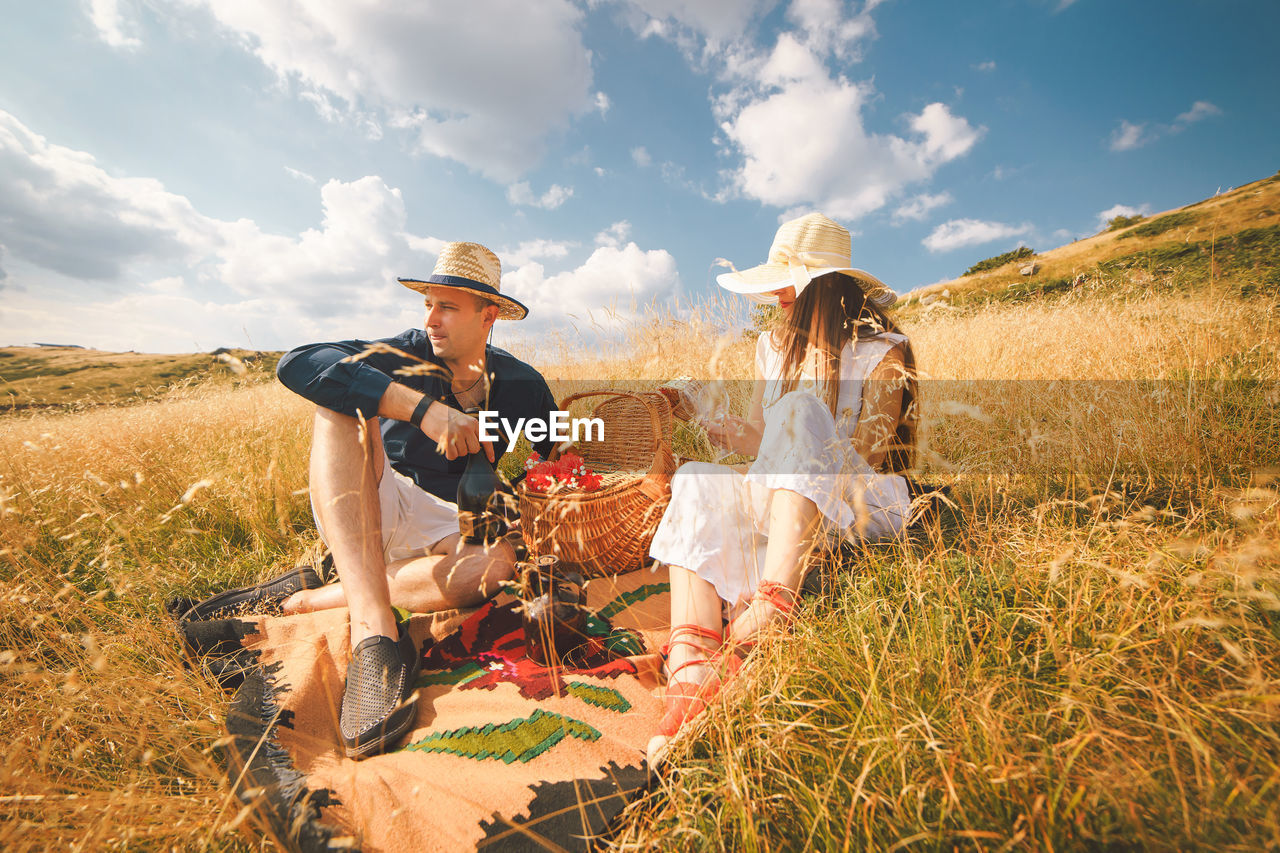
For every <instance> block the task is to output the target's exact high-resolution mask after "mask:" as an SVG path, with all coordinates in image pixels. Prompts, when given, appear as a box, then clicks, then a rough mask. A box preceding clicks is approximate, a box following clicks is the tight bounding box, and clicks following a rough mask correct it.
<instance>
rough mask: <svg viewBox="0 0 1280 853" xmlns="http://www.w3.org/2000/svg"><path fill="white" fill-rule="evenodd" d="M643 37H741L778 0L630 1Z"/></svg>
mask: <svg viewBox="0 0 1280 853" xmlns="http://www.w3.org/2000/svg"><path fill="white" fill-rule="evenodd" d="M627 5H628V6H629V7H630V8H631V9H632V10H633V11H634V12H636V13H638V14H637V15H635V17H634V18H633V21H632V26H633V27H634V29H635V30H636V31H637V32H638V33H640V34H641V36H650V35H654V36H659V37H661V38H667V39H670V40H672V41H674V42H676V43H677V44H680V45H685V46H688V44H689V42H688V40H687V37H688V35H689V34H695V35H697V36H701V37H703V38H705V39H707V40H708V41H710V42H711V43H713V44H723V43H726V42H731V41H734V40H736V39H738V38H741V37H742V36H743V35H744V34H745V33H746V30H747V27H748V26H749V25H750V24H751V22H752V21H755V20H757V19H758V18H760V17H761V16H763V15H764V14H766V13H767V12H768V11H769V10H770V9H772V8H773V7H774V6H775V5H777V0H628V4H627Z"/></svg>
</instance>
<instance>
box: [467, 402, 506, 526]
mask: <svg viewBox="0 0 1280 853" xmlns="http://www.w3.org/2000/svg"><path fill="white" fill-rule="evenodd" d="M479 411H480V410H479V409H467V414H468V415H474V414H476V413H477V412H479ZM501 485H502V482H501V480H499V479H498V472H497V471H495V470H493V463H491V462H490V461H489V458H488V457H487V456H485V453H484V450H483V449H481V450H480V451H479V452H478V453H472V454H471V455H470V456H468V457H467V467H466V468H465V469H464V470H463V472H462V479H461V480H459V481H458V532H459V533H461V534H462V541H463V542H465V543H467V544H468V545H490V544H492V543H494V542H496V541H497V540H498V539H499V538H500V537H501V536H502V534H503V533H505V532H506V531H505V529H504V528H505V527H506V523H505V522H504V521H503V520H502V518H501V517H500V516H498V515H497V514H495V513H494V512H493V498H494V492H496V491H497V490H498V488H499V487H500V486H501Z"/></svg>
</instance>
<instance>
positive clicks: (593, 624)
mask: <svg viewBox="0 0 1280 853" xmlns="http://www.w3.org/2000/svg"><path fill="white" fill-rule="evenodd" d="M587 636H588V637H598V638H600V639H601V640H602V641H603V642H604V647H605V648H606V649H608V650H609V651H610V652H612V653H613V654H615V655H622V656H625V655H642V654H644V642H643V641H642V640H641V639H640V638H639V637H637V636H636V635H635V634H634V633H633V632H631V631H628V630H627V629H626V628H615V627H613V626H612V625H610V624H609V623H608V622H606V621H604V620H603V619H601V618H600V617H599V616H597V615H596V614H594V613H588V614H587Z"/></svg>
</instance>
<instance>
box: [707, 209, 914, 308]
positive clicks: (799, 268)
mask: <svg viewBox="0 0 1280 853" xmlns="http://www.w3.org/2000/svg"><path fill="white" fill-rule="evenodd" d="M723 263H724V264H725V265H726V266H729V267H731V268H732V266H733V265H732V264H730V263H729V262H728V261H723ZM832 272H839V273H844V274H845V275H847V276H849V277H850V278H853V279H854V280H855V281H857V282H858V284H859V285H861V286H862V292H863V293H865V294H866V297H867V301H869V302H870V303H872V304H873V305H875V306H876V307H877V308H888V307H890V306H892V305H893V303H895V302H897V301H898V294H896V293H894V292H893V291H892V290H890V289H889V286H888V285H887V284H885V283H884V282H883V281H881V280H880V279H878V278H876V277H875V276H873V275H872V274H871V273H869V272H866V271H865V270H860V269H857V268H856V267H854V266H853V240H852V239H851V238H850V237H849V232H848V231H847V230H845V229H844V228H843V227H841V226H840V225H839V224H838V223H836V222H833V221H832V220H830V219H828V218H827V217H825V216H823V215H822V214H821V213H810V214H806V215H805V216H801V217H800V218H799V219H792V220H791V221H790V222H784V223H782V226H781V227H780V228H779V229H778V233H777V235H776V236H774V238H773V245H772V246H770V247H769V260H767V261H766V262H764V263H763V264H760V265H759V266H755V267H751V268H750V269H745V270H736V269H735V270H734V271H733V272H727V273H724V274H723V275H719V276H716V281H718V282H719V283H720V286H721V287H723V288H724V289H726V290H731V291H733V292H734V293H741V294H743V295H744V296H749V297H751V298H752V299H754V300H756V301H757V302H765V303H773V302H777V301H778V298H777V297H776V296H774V295H773V293H772V291H774V290H781V289H783V288H784V287H787V286H788V285H793V286H794V287H795V289H796V295H797V296H799V295H800V292H801V291H802V290H804V289H805V288H806V287H808V285H809V282H811V281H813V280H814V279H815V278H817V277H818V276H820V275H826V274H827V273H832Z"/></svg>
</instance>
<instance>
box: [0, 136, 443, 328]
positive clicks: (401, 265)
mask: <svg viewBox="0 0 1280 853" xmlns="http://www.w3.org/2000/svg"><path fill="white" fill-rule="evenodd" d="M319 196H320V202H321V211H322V222H321V226H320V227H319V228H313V229H308V230H306V231H304V232H302V233H301V234H298V235H295V236H288V235H281V234H269V233H266V232H264V231H262V229H261V228H260V227H259V226H258V225H257V224H256V223H254V222H252V221H251V220H239V221H236V222H227V221H224V220H218V219H215V218H212V217H209V216H205V215H204V214H202V213H200V212H199V211H198V210H197V209H196V208H195V207H194V206H193V205H192V204H191V202H190V201H189V200H188V199H186V198H184V197H183V196H180V195H177V194H174V193H172V192H169V191H168V190H167V189H165V187H164V185H163V184H161V183H160V182H159V181H156V180H154V179H150V178H133V177H117V176H113V175H111V174H109V173H108V172H107V171H106V170H105V169H103V168H102V167H101V166H99V165H98V164H97V162H96V161H95V160H94V158H93V157H92V156H91V155H89V154H87V153H85V152H82V151H75V150H72V149H69V148H65V147H62V146H58V145H54V144H52V143H50V142H49V141H47V140H46V139H44V138H43V137H41V136H39V135H37V134H35V133H33V132H32V131H31V130H29V129H28V128H27V127H26V126H24V125H23V124H22V123H21V122H20V121H18V120H17V119H16V118H14V117H13V116H11V115H9V114H8V113H4V112H0V244H2V245H0V257H3V258H4V261H5V269H6V271H7V273H8V274H9V277H8V280H7V281H6V285H7V286H6V290H5V308H4V312H3V313H2V314H0V338H4V339H8V340H10V341H19V340H20V341H27V340H31V339H33V338H34V339H37V340H38V339H41V338H53V339H58V340H62V339H66V340H69V341H72V342H76V343H83V344H86V345H91V346H99V347H106V348H112V349H138V350H149V351H157V350H170V351H172V350H175V349H178V350H181V349H191V348H192V347H194V346H196V344H197V343H198V342H200V341H206V342H209V344H210V346H211V347H212V346H219V345H222V344H226V343H231V342H238V343H241V344H244V345H253V346H262V347H270V348H279V347H282V346H289V345H292V344H294V343H297V342H299V341H300V340H302V339H304V337H305V336H306V335H309V334H317V335H322V336H324V337H329V336H341V337H355V336H360V335H363V336H369V335H371V334H374V335H376V334H380V333H382V332H383V331H384V330H385V331H387V332H395V331H398V330H399V328H403V325H400V324H401V323H403V322H405V318H406V316H407V317H408V318H409V320H410V321H411V322H417V321H416V320H414V319H413V318H414V315H415V314H417V313H420V311H419V309H418V307H417V304H415V303H416V300H415V299H414V298H412V294H409V293H408V292H407V291H404V290H402V289H401V288H400V287H399V285H397V284H395V278H396V277H397V276H398V275H422V274H423V268H424V267H425V266H427V264H428V253H429V252H431V251H435V250H437V249H438V247H439V243H440V241H438V240H435V239H433V238H429V237H418V236H414V235H412V234H409V233H407V232H406V231H405V222H406V214H405V207H404V201H403V199H402V198H401V194H400V191H399V190H397V189H393V188H391V187H388V186H387V185H386V184H385V183H384V182H383V181H382V179H381V178H379V177H376V176H368V177H364V178H361V179H359V180H356V181H352V182H349V183H344V182H341V181H329V182H327V183H326V184H325V185H324V186H323V187H322V188H321V189H320V192H319ZM133 282H149V284H143V285H140V286H135V285H133V284H132V283H133ZM126 291H132V292H126ZM406 296H408V297H409V298H408V299H407V300H406ZM357 321H360V322H367V324H366V325H365V326H364V327H363V328H361V327H359V326H358V325H355V324H356V323H357ZM246 329H247V330H248V332H249V333H251V337H250V338H248V339H246V331H245V330H246ZM196 330H200V331H199V332H197V331H196ZM206 330H207V331H206Z"/></svg>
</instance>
